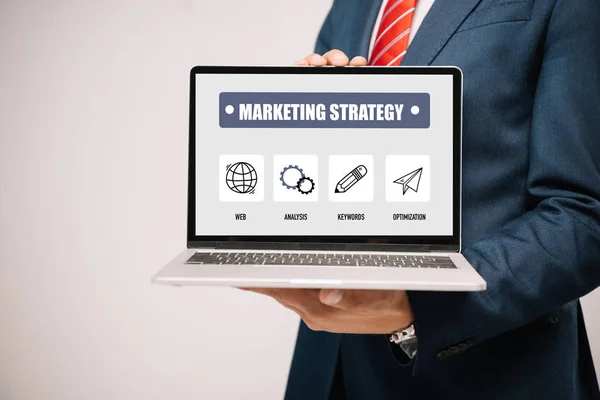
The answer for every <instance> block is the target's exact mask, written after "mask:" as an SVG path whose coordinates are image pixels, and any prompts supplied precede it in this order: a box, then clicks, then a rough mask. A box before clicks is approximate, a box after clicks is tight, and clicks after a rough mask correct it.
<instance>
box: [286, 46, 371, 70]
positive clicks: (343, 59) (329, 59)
mask: <svg viewBox="0 0 600 400" xmlns="http://www.w3.org/2000/svg"><path fill="white" fill-rule="evenodd" d="M294 65H310V66H313V67H323V66H325V65H332V66H334V67H345V66H348V65H349V66H351V67H364V66H365V65H367V59H366V58H364V57H361V56H356V57H354V58H353V59H352V60H350V62H348V56H347V55H346V54H344V52H342V51H340V50H331V51H328V52H327V53H325V54H323V55H322V56H321V55H319V54H316V53H312V54H309V55H307V56H306V57H304V58H302V59H300V60H298V61H296V62H295V63H294Z"/></svg>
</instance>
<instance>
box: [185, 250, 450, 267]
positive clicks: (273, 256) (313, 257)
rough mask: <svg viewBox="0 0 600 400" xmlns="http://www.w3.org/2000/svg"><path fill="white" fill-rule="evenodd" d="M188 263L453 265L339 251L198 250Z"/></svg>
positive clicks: (447, 261) (439, 258)
mask: <svg viewBox="0 0 600 400" xmlns="http://www.w3.org/2000/svg"><path fill="white" fill-rule="evenodd" d="M186 264H200V265H202V264H217V265H329V266H344V267H346V266H347V267H397V268H446V269H447V268H451V269H456V268H457V267H456V265H454V263H453V262H452V260H451V259H450V257H442V256H413V255H408V254H398V255H390V254H385V255H381V254H338V253H330V254H325V253H315V254H310V253H242V252H233V253H221V252H219V253H195V254H194V255H193V256H191V257H190V258H189V259H188V260H187V262H186Z"/></svg>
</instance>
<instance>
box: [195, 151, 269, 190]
mask: <svg viewBox="0 0 600 400" xmlns="http://www.w3.org/2000/svg"><path fill="white" fill-rule="evenodd" d="M196 186H197V187H196V191H197V192H198V193H202V191H203V190H209V188H205V189H203V188H202V182H200V183H197V184H196ZM264 197H265V161H264V157H263V156H261V155H221V156H220V157H219V200H220V201H231V202H256V201H263V200H264Z"/></svg>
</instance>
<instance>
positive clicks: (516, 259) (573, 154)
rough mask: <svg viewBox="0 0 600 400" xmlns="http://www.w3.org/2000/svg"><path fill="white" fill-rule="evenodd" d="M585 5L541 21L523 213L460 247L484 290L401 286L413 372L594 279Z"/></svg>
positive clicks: (595, 153)
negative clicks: (414, 343)
mask: <svg viewBox="0 0 600 400" xmlns="http://www.w3.org/2000/svg"><path fill="white" fill-rule="evenodd" d="M584 3H585V6H584V5H583V4H582V5H579V6H577V7H573V3H571V2H569V1H567V0H559V1H558V2H557V4H556V5H555V8H554V10H553V12H552V15H551V17H550V20H549V24H548V31H547V37H546V42H545V44H544V55H543V59H542V64H541V70H540V75H539V80H538V85H537V89H536V95H535V96H536V97H535V102H534V110H533V118H532V127H531V137H530V140H531V143H530V169H529V174H528V178H527V201H528V209H529V210H530V211H528V212H527V213H525V214H524V215H522V216H521V217H520V218H518V219H517V220H514V221H513V222H512V223H510V224H508V225H506V226H505V227H503V229H502V230H501V231H499V232H498V234H496V235H495V236H493V237H489V238H486V239H483V240H481V241H478V242H475V243H473V244H471V245H469V246H468V247H467V248H466V249H464V251H463V253H464V255H465V257H466V258H467V259H468V260H469V261H470V262H471V263H472V264H473V266H474V267H475V268H476V269H477V270H478V272H479V273H480V274H481V275H482V276H483V278H484V279H485V280H486V281H487V282H488V290H487V291H485V292H477V293H428V292H411V293H409V298H410V302H411V305H412V308H413V312H414V315H415V327H416V331H417V336H418V338H419V348H418V352H417V356H416V364H415V370H414V373H419V372H420V371H421V370H423V369H424V368H427V367H428V366H430V365H432V364H433V363H435V362H438V358H439V357H438V355H439V353H440V351H444V349H448V348H451V349H455V351H454V352H457V351H456V349H459V350H458V351H460V349H461V346H456V344H461V343H462V344H464V345H463V347H465V348H466V347H468V346H470V345H471V344H473V345H477V344H478V343H481V342H484V341H485V340H487V339H490V338H492V337H495V336H498V335H501V334H502V333H504V332H508V331H510V330H513V329H515V328H517V327H519V326H522V325H525V324H527V323H529V322H531V321H533V320H534V319H536V318H539V317H541V316H543V315H545V314H548V313H550V312H552V311H555V310H556V309H558V308H560V307H561V306H562V305H564V304H566V303H568V302H571V301H573V300H576V299H578V298H579V297H582V296H584V295H585V294H587V293H588V292H590V291H592V290H594V289H595V288H597V287H598V286H600V202H599V200H600V112H599V111H598V105H599V104H600V91H599V90H598V84H599V82H600V40H599V39H598V38H600V24H599V23H598V21H600V2H598V1H586V2H584ZM447 355H448V353H447V352H446V356H447ZM450 355H452V354H450Z"/></svg>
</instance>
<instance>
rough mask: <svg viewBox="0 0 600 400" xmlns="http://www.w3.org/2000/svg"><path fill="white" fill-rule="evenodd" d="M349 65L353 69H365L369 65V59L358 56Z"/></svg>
mask: <svg viewBox="0 0 600 400" xmlns="http://www.w3.org/2000/svg"><path fill="white" fill-rule="evenodd" d="M349 65H350V66H352V67H364V66H366V65H367V59H366V58H364V57H362V56H356V57H354V58H353V59H352V60H350V64H349Z"/></svg>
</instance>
